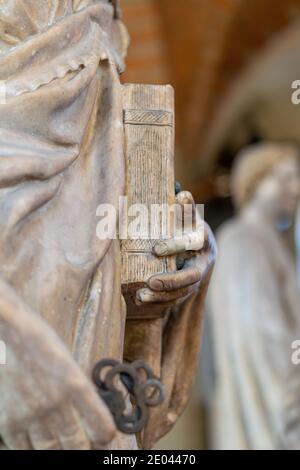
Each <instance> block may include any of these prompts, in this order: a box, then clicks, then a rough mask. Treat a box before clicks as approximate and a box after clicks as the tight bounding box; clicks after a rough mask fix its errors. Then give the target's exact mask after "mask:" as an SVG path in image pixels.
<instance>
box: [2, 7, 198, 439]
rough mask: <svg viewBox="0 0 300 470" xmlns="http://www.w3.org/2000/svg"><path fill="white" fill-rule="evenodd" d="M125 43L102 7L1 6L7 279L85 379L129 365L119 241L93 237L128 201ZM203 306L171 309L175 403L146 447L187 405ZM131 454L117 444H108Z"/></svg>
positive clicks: (166, 359)
mask: <svg viewBox="0 0 300 470" xmlns="http://www.w3.org/2000/svg"><path fill="white" fill-rule="evenodd" d="M121 34H122V27H121V24H120V22H119V20H117V19H114V18H113V10H112V7H111V5H108V4H106V3H105V2H104V3H103V2H99V1H92V0H86V1H81V2H80V1H71V0H68V1H67V0H66V1H60V2H56V1H54V0H53V1H52V2H51V1H50V2H49V1H44V0H38V1H37V0H34V1H29V0H28V1H27V0H26V1H22V0H19V1H11V0H7V1H2V2H0V80H2V81H5V85H6V103H5V104H0V276H1V278H2V279H3V280H4V281H5V282H7V283H8V284H9V285H10V286H13V288H14V289H15V291H16V292H17V293H18V295H19V296H20V298H21V299H22V301H23V302H24V304H28V305H29V306H30V307H31V308H32V309H33V310H35V311H36V312H37V313H38V314H40V315H42V316H43V318H45V319H46V320H47V321H48V322H49V324H50V325H51V326H52V327H53V328H54V329H55V330H56V332H57V333H58V334H59V336H60V337H61V339H62V340H63V341H64V343H65V344H66V345H67V346H68V348H69V349H70V350H71V351H72V353H73V355H74V358H75V359H76V361H77V362H78V363H79V364H80V365H81V367H82V368H83V369H84V370H85V371H86V373H87V374H88V375H90V373H91V370H92V368H93V367H94V365H95V363H96V362H98V361H99V360H100V359H103V358H108V357H109V358H112V357H113V358H117V359H120V360H122V359H123V346H124V335H125V321H126V308H125V302H124V300H123V298H122V295H121V281H120V248H119V242H118V240H104V241H103V240H99V239H98V238H97V236H96V226H97V223H98V221H99V220H98V219H97V217H96V210H97V207H98V205H99V204H101V203H106V204H107V203H109V204H113V205H115V207H116V208H117V207H118V199H119V196H120V195H123V193H124V155H123V126H122V117H123V110H122V102H121V85H120V81H119V73H118V72H119V70H120V69H122V67H123V64H122V50H121V40H120V37H121ZM202 304H203V293H201V298H200V300H198V299H197V298H195V297H192V298H190V299H189V300H188V301H187V302H186V303H185V304H184V306H183V307H182V308H181V309H180V311H178V309H175V310H173V311H170V312H169V317H168V318H169V320H168V322H166V326H165V334H164V338H161V340H162V343H163V351H162V357H161V366H162V377H163V380H164V382H165V384H166V391H167V400H166V402H165V404H164V405H163V406H162V408H161V409H160V411H159V413H158V415H156V419H155V422H154V423H153V424H152V425H151V426H152V427H151V426H150V427H149V428H148V437H145V440H144V445H147V446H152V445H153V444H154V443H155V441H156V440H157V439H158V438H160V437H161V436H162V435H163V434H164V433H165V432H167V431H168V430H169V429H170V428H171V427H172V426H173V424H174V422H175V421H176V419H177V417H178V415H179V414H180V413H181V412H182V410H183V408H184V406H185V404H186V402H187V398H188V394H189V389H190V387H191V383H192V379H193V376H194V369H195V364H196V361H197V354H198V349H199V337H200V328H201V323H202V322H201V313H202ZM194 305H196V307H195V308H194ZM131 341H132V342H135V341H136V338H135V336H134V334H133V335H132V337H131ZM129 350H130V345H129ZM152 354H155V352H154V353H153V352H152ZM134 355H135V354H133V353H132V356H134ZM137 355H138V356H139V357H141V356H143V348H141V349H140V351H139V353H138V354H137ZM132 359H134V357H132ZM146 435H147V433H146ZM135 446H136V442H135V438H133V437H128V436H120V437H119V438H118V439H117V440H116V441H115V442H114V443H112V446H111V447H112V448H130V447H135Z"/></svg>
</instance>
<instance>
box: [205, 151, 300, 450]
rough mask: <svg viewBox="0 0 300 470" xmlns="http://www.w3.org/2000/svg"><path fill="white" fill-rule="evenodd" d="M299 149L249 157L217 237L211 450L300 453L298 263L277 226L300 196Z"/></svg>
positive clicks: (241, 160)
mask: <svg viewBox="0 0 300 470" xmlns="http://www.w3.org/2000/svg"><path fill="white" fill-rule="evenodd" d="M298 166H299V163H298V154H297V151H296V149H295V148H293V147H292V146H289V145H287V144H273V143H261V144H257V145H254V146H251V147H249V148H246V149H245V150H244V151H242V153H241V155H239V156H238V158H237V163H236V165H235V167H234V170H233V178H232V190H233V197H234V199H235V203H236V206H237V209H238V215H237V216H236V218H235V219H234V220H232V221H230V222H229V223H227V224H226V225H225V226H224V227H223V228H222V229H221V230H220V234H219V260H218V263H217V266H216V271H215V274H214V276H213V280H212V285H211V290H210V297H209V298H210V302H209V305H210V309H211V314H212V319H213V331H214V334H213V344H214V349H215V365H216V377H215V378H216V383H215V394H214V401H213V412H212V413H213V441H214V442H213V446H214V447H215V448H217V449H251V450H256V449H299V448H300V407H299V394H300V369H299V366H296V365H294V364H293V362H292V353H293V350H292V343H293V342H294V341H295V340H299V338H300V313H299V305H300V294H299V290H298V285H297V278H296V269H295V263H294V260H293V259H292V255H291V254H290V253H289V251H288V248H286V245H285V243H284V241H283V239H282V237H281V234H280V227H283V226H287V225H288V221H290V222H291V221H292V220H293V218H294V216H295V211H296V208H297V202H298V197H299V167H298Z"/></svg>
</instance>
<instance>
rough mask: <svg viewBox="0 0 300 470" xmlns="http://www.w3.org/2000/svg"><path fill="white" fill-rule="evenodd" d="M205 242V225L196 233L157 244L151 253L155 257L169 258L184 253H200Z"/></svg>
mask: <svg viewBox="0 0 300 470" xmlns="http://www.w3.org/2000/svg"><path fill="white" fill-rule="evenodd" d="M204 242H205V224H204V223H203V224H202V229H199V230H197V231H196V232H189V233H186V234H184V235H183V236H182V237H181V238H171V239H170V240H164V241H161V242H159V243H157V244H156V245H155V246H154V248H153V251H154V253H155V254H156V255H157V256H171V255H176V254H181V253H184V252H186V251H200V250H202V248H203V246H204Z"/></svg>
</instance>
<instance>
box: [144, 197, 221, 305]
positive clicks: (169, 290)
mask: <svg viewBox="0 0 300 470" xmlns="http://www.w3.org/2000/svg"><path fill="white" fill-rule="evenodd" d="M177 202H178V203H179V204H180V205H181V206H182V207H184V206H185V205H187V204H191V206H192V208H193V220H192V225H193V226H192V227H190V231H189V230H187V231H185V232H184V233H183V236H182V237H181V238H178V237H176V238H174V239H170V240H164V241H161V242H159V243H158V244H157V245H156V246H155V248H154V251H155V254H156V255H157V256H170V255H177V265H178V270H177V271H176V272H171V273H167V274H158V275H155V276H153V277H151V278H150V279H149V281H148V288H145V289H140V290H139V291H138V292H137V301H138V303H140V304H151V303H152V304H161V305H162V307H167V306H169V305H174V304H177V303H180V302H182V301H184V300H186V298H188V297H189V296H190V295H192V294H193V293H195V292H197V291H199V289H201V288H202V286H203V287H205V288H206V286H207V281H208V279H209V277H210V275H211V272H212V269H213V267H214V264H215V259H216V253H217V248H216V241H215V238H214V235H213V233H212V231H211V229H210V228H209V226H208V225H207V224H206V223H205V222H204V221H203V220H202V219H201V218H200V215H199V214H198V213H197V209H196V206H195V202H194V199H193V196H192V195H191V194H190V193H189V192H187V191H182V192H180V193H179V194H178V195H177Z"/></svg>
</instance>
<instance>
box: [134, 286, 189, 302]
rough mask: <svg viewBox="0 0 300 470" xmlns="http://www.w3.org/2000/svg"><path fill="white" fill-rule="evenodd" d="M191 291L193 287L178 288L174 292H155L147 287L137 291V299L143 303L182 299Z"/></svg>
mask: <svg viewBox="0 0 300 470" xmlns="http://www.w3.org/2000/svg"><path fill="white" fill-rule="evenodd" d="M191 293H192V289H191V288H185V289H177V290H175V291H172V292H155V291H152V290H151V289H147V288H145V289H140V290H139V291H138V292H137V299H138V301H139V302H141V303H164V302H172V301H175V300H178V299H182V298H183V297H187V296H188V295H189V294H191Z"/></svg>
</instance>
